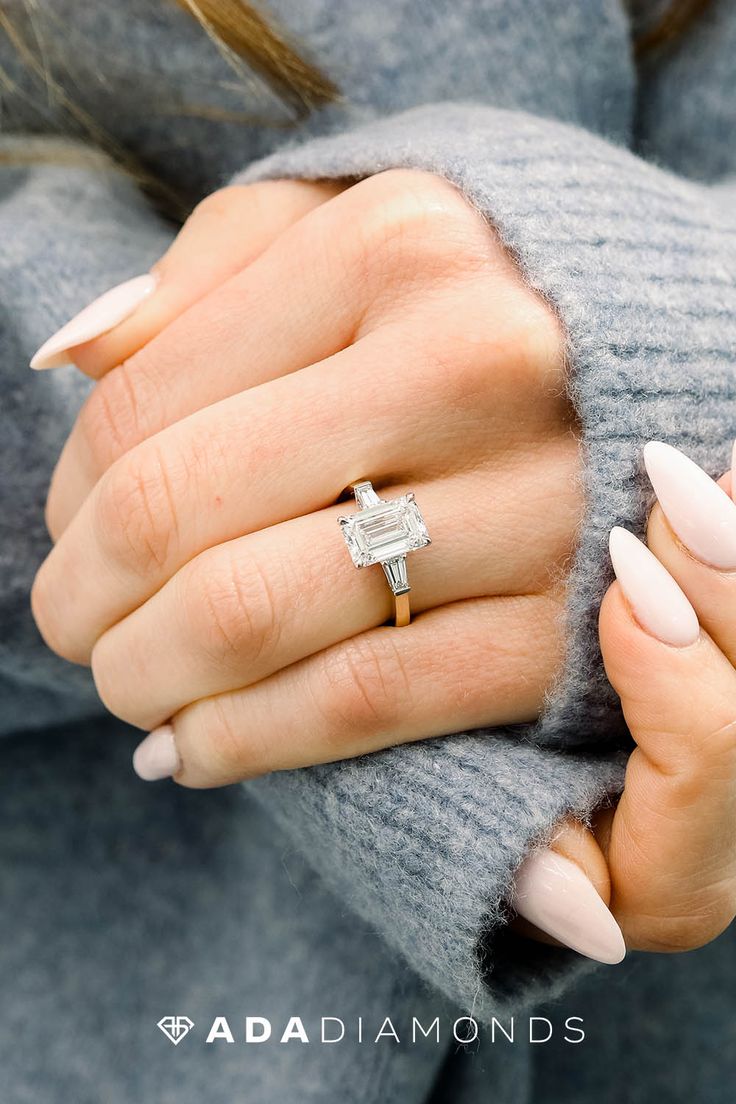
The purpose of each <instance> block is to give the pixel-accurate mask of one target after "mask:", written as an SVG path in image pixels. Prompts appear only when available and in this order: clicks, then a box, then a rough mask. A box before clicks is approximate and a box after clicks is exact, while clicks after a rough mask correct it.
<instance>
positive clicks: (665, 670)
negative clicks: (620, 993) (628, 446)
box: [516, 444, 736, 962]
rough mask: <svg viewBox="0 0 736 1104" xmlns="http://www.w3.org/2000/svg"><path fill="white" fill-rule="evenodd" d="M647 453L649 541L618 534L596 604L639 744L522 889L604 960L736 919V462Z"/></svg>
mask: <svg viewBox="0 0 736 1104" xmlns="http://www.w3.org/2000/svg"><path fill="white" fill-rule="evenodd" d="M645 458H646V461H647V468H648V471H649V473H650V478H651V479H652V483H653V485H654V488H655V491H656V492H657V494H658V496H659V498H660V502H659V503H658V504H657V505H656V506H655V508H654V510H653V512H652V514H651V516H650V518H649V526H648V530H647V543H648V546H649V550H647V548H646V547H645V546H644V545H642V544H640V543H639V542H638V541H637V540H636V539H635V538H634V537H633V536H632V535H631V534H629V533H625V532H623V531H622V530H618V531H614V534H613V539H612V555H613V560H614V566H615V568H616V572H617V575H618V581H617V582H615V583H614V584H613V585H612V586H611V588H610V590H609V591H608V593H607V595H606V598H605V600H604V602H603V606H602V609H601V615H600V639H601V647H602V650H603V656H604V659H605V663H606V671H607V673H608V677H609V678H610V680H611V683H612V684H613V686H614V689H615V690H616V691H617V693H618V694H619V696H620V698H621V704H622V707H623V711H624V715H625V717H626V721H627V724H628V726H629V730H630V732H631V735H632V736H633V738H634V740H635V742H636V745H637V747H636V750H635V751H634V752H633V753H632V755H631V758H630V759H629V763H628V768H627V772H626V784H625V788H624V792H623V795H622V797H621V800H620V801H619V802H618V804H617V806H616V807H615V808H608V809H604V810H602V811H601V812H600V813H599V814H598V816H597V817H596V818H595V820H594V823H593V825H592V831H589V830H587V829H586V828H585V827H584V826H583V825H581V824H577V823H575V822H574V821H567V822H566V823H565V824H563V825H562V826H561V827H560V829H559V831H558V832H557V833H556V836H555V838H554V840H553V842H552V844H551V850H550V851H547V852H542V853H539V854H537V855H533V856H532V857H531V858H530V859H528V860H527V861H526V863H525V864H524V867H522V870H521V872H520V876H519V878H518V880H517V887H516V906H517V909H518V910H519V912H520V913H522V914H523V915H524V916H525V917H526V918H527V919H528V920H532V921H535V922H536V924H537V925H541V927H542V928H544V930H545V931H546V932H547V933H548V934H552V935H554V936H557V937H558V939H559V940H560V941H562V942H564V943H566V944H568V945H570V946H573V947H575V949H577V950H580V951H582V952H583V953H585V954H589V955H590V956H591V957H595V958H601V959H602V960H603V961H608V962H615V961H617V960H618V958H620V956H621V954H622V953H623V950H624V947H623V939H625V941H626V944H627V946H628V947H629V948H630V949H636V950H644V951H660V952H667V951H687V950H691V949H693V948H695V947H700V946H702V945H703V944H704V943H708V942H710V941H711V940H712V939H715V938H716V936H718V935H720V934H721V933H722V932H723V931H724V930H725V929H726V928H727V927H728V926H729V925H730V924H731V922H732V920H733V918H734V915H736V670H734V665H735V664H736V573H735V571H736V505H734V503H733V502H732V501H731V499H730V497H729V492H730V491H731V488H732V482H731V473H728V474H727V475H726V476H725V477H724V478H723V479H722V480H721V488H722V489H721V488H719V487H718V486H717V485H716V484H715V483H714V482H713V481H712V480H711V479H710V478H709V477H708V476H707V475H706V474H705V472H703V471H702V470H701V469H700V468H697V467H696V465H695V464H693V463H692V461H690V460H688V459H687V458H686V457H684V456H683V455H682V454H681V453H678V452H677V451H676V450H675V449H672V448H670V447H669V446H665V445H661V444H655V445H649V446H647V448H646V449H645ZM724 492H726V493H724ZM665 511H666V513H665ZM714 564H715V565H716V566H713V565H714ZM698 620H699V624H698ZM586 875H587V880H586ZM594 886H595V889H594V888H593V887H594ZM606 903H607V904H608V905H609V906H610V910H611V911H610V912H608V910H607V909H606V907H605V904H606ZM611 914H612V915H611ZM613 917H615V920H614V919H613ZM522 930H523V931H524V932H525V933H526V934H536V935H537V936H539V935H540V932H539V930H538V929H537V931H536V932H535V931H534V929H533V928H530V927H528V926H523V928H522ZM621 933H623V938H622V934H621Z"/></svg>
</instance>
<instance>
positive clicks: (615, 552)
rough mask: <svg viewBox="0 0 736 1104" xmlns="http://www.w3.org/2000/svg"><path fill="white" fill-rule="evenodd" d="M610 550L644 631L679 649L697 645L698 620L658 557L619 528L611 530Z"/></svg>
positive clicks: (612, 560)
mask: <svg viewBox="0 0 736 1104" xmlns="http://www.w3.org/2000/svg"><path fill="white" fill-rule="evenodd" d="M608 546H609V549H610V553H611V563H612V564H613V570H614V571H615V573H616V578H617V579H618V581H619V583H620V584H621V589H622V590H623V592H624V594H625V596H626V599H627V601H628V603H629V605H630V606H631V608H632V610H633V611H634V616H635V617H636V620H637V621H638V622H639V624H640V625H641V627H642V628H643V629H644V630H645V631H646V632H648V633H650V634H651V635H652V636H654V637H656V638H657V640H661V641H662V643H663V644H671V645H673V647H675V648H685V647H687V646H688V645H689V644H694V643H695V641H696V640H697V639H698V637H699V636H700V625H699V623H698V616H697V614H696V612H695V610H694V609H693V607H692V606H691V605H690V603H689V601H688V600H687V598H686V596H685V594H683V592H682V590H681V589H680V587H679V586H678V584H677V583H676V582H675V580H674V579H673V578H672V576H671V575H670V573H669V571H667V569H666V568H665V567H664V566H663V565H662V564H661V563H660V562H659V560H658V559H657V557H656V556H655V555H654V554H653V553H652V552H650V551H649V549H648V548H647V546H646V545H645V544H642V542H641V541H640V540H638V539H637V538H636V537H635V536H634V534H633V533H630V532H629V531H628V529H622V528H621V526H619V525H617V526H616V527H615V528H613V529H612V530H611V535H610V538H609V542H608Z"/></svg>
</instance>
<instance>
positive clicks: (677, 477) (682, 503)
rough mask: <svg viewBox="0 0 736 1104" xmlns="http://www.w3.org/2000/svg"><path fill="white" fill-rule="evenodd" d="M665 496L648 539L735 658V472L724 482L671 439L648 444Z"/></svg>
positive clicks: (651, 468) (650, 466) (657, 485)
mask: <svg viewBox="0 0 736 1104" xmlns="http://www.w3.org/2000/svg"><path fill="white" fill-rule="evenodd" d="M644 456H645V461H646V464H647V470H648V472H649V477H650V479H651V481H652V485H653V487H654V489H655V492H657V494H658V495H659V497H660V502H658V503H657V504H656V505H655V507H654V509H653V510H652V513H651V515H650V518H649V526H648V529H647V544H648V545H649V548H650V549H651V551H652V552H653V553H654V555H655V556H656V557H657V559H658V560H660V562H661V563H663V564H664V566H665V567H666V568H667V570H668V571H669V573H670V574H671V575H672V576H673V577H674V578H675V579H676V580H677V582H678V583H679V584H680V586H681V587H682V589H683V590H684V591H685V593H686V594H687V596H688V598H689V599H690V602H691V603H692V605H693V606H694V608H695V611H696V613H697V615H698V619H699V621H700V624H701V625H702V626H703V628H704V629H705V630H706V632H707V633H708V634H709V636H711V637H712V639H713V640H714V641H715V642H716V644H717V645H718V647H719V648H720V649H721V651H722V652H724V654H725V655H726V656H727V657H728V659H729V660H730V662H731V663H732V664H734V663H736V505H734V503H733V501H732V500H731V497H730V490H731V475H730V473H728V474H727V475H726V476H724V477H723V478H722V479H721V480H720V481H719V483H720V485H719V483H716V482H714V481H713V480H712V479H711V478H710V476H709V475H707V474H706V472H704V471H703V470H702V469H701V468H699V467H698V466H697V465H696V464H694V463H693V461H692V460H690V459H688V457H686V456H684V455H683V453H681V452H679V451H678V450H677V449H674V448H671V447H670V446H669V445H664V444H660V443H659V442H652V443H651V444H648V445H647V446H646V448H645V449H644Z"/></svg>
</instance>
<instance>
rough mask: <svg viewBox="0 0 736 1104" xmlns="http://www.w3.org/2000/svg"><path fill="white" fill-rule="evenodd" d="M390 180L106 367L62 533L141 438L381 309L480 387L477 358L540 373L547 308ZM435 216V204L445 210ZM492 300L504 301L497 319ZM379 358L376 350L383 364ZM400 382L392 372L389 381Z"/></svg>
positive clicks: (70, 471) (322, 216)
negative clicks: (431, 221)
mask: <svg viewBox="0 0 736 1104" xmlns="http://www.w3.org/2000/svg"><path fill="white" fill-rule="evenodd" d="M392 188H393V189H394V190H393V191H390V192H389V190H388V188H387V185H386V182H385V181H381V180H380V179H379V178H372V179H371V180H369V181H365V182H363V183H362V184H360V185H357V186H355V187H353V188H351V189H349V190H348V191H347V192H345V193H343V194H341V195H340V196H338V197H337V198H335V199H333V200H332V201H330V202H329V203H326V204H324V205H322V206H321V207H319V208H318V209H316V210H314V211H313V212H312V213H311V214H310V215H308V216H307V217H305V218H303V219H301V220H300V221H299V222H298V223H296V224H295V225H294V226H293V227H292V228H291V229H290V230H289V231H287V232H286V233H284V234H282V235H281V236H280V237H278V238H277V239H276V240H275V241H274V243H273V245H272V246H271V248H269V249H268V250H267V251H266V252H265V253H264V254H263V255H262V256H261V257H259V258H258V259H257V260H256V261H255V262H254V263H253V264H251V265H249V266H248V267H247V268H245V269H244V270H243V271H242V272H241V273H239V274H238V275H237V276H235V277H233V278H232V279H231V280H229V281H227V282H226V283H225V284H224V285H223V286H222V287H221V288H219V289H218V290H217V291H216V292H214V293H212V294H210V295H209V296H207V297H206V298H205V299H203V300H202V301H201V302H199V303H197V304H196V305H195V306H194V307H192V308H191V309H190V310H189V311H187V312H186V314H184V315H183V316H182V317H181V318H179V319H177V321H176V322H174V323H173V324H172V325H171V326H169V327H168V328H167V329H166V330H165V331H164V332H162V333H161V334H160V335H159V336H158V337H157V338H155V339H154V340H152V341H151V342H150V343H149V344H148V345H146V346H145V347H144V348H143V349H141V351H140V352H139V353H138V354H137V355H136V356H134V357H132V358H131V359H130V360H128V361H126V362H123V363H122V364H120V365H119V366H118V367H117V368H115V369H114V370H113V371H111V372H109V373H108V374H107V376H106V377H105V379H104V380H102V381H101V382H100V384H99V385H98V387H96V388H95V390H94V391H93V393H92V395H91V396H90V397H89V399H88V401H87V403H86V404H85V407H84V408H83V410H82V412H81V414H80V417H79V419H78V421H77V424H76V425H75V427H74V429H73V431H72V434H71V435H70V437H69V440H68V442H67V445H66V447H65V449H64V452H63V454H62V456H61V458H60V461H59V464H58V466H57V470H56V472H55V473H54V477H53V480H52V485H51V491H50V494H49V501H48V506H47V521H48V525H49V529H50V532H51V533H52V535H53V536H54V537H58V535H59V534H60V533H61V532H62V531H63V529H64V527H65V526H66V525H67V524H68V522H69V520H70V519H71V517H73V516H74V513H75V512H76V510H77V509H78V508H79V505H80V503H81V502H82V501H83V499H84V498H85V497H86V495H87V494H88V493H89V491H90V489H91V487H92V486H93V484H94V483H95V482H96V481H97V479H98V478H99V477H100V475H101V474H102V473H103V472H104V471H105V470H106V469H107V468H108V467H109V466H110V465H111V464H112V463H113V462H114V461H115V460H116V459H118V458H119V457H120V456H121V455H122V454H123V453H125V452H127V451H128V450H129V449H130V448H132V447H134V446H135V445H136V444H139V443H140V442H141V441H142V440H144V439H145V438H147V437H150V436H152V435H153V434H155V433H157V432H159V431H160V430H161V429H163V428H165V427H166V426H168V425H170V424H172V423H173V422H175V421H177V420H178V419H180V418H183V417H185V416H187V415H188V414H190V413H192V412H194V411H196V410H198V409H200V408H202V407H203V406H206V405H208V404H210V403H213V402H217V401H219V400H221V399H223V398H225V397H227V396H229V395H233V394H236V393H237V392H239V391H242V390H243V389H244V388H246V387H253V386H257V385H258V384H260V383H263V382H266V381H268V380H273V379H275V378H277V377H280V376H284V375H286V374H288V373H291V372H295V371H297V370H299V369H301V368H304V367H305V366H307V365H309V364H312V363H316V362H317V361H320V360H324V359H326V358H327V357H329V356H331V355H333V354H334V353H336V352H338V351H339V350H341V349H344V348H346V347H347V346H349V345H350V344H351V343H352V342H353V341H354V340H356V338H359V337H360V336H361V335H364V334H365V333H369V332H371V331H372V330H373V329H374V328H375V327H376V326H377V325H378V324H379V321H380V323H381V324H382V325H384V324H385V321H386V317H387V316H389V315H391V313H392V312H393V316H395V319H396V321H397V322H400V326H396V327H395V332H394V335H393V338H392V340H393V341H394V342H395V343H396V349H397V350H401V352H402V353H404V354H405V355H406V354H407V353H409V354H411V353H412V352H413V353H414V355H420V354H421V355H422V356H424V357H425V358H426V362H427V364H428V365H429V364H437V365H438V368H437V369H436V370H437V373H438V375H439V374H440V373H441V376H442V377H446V376H447V375H448V365H451V366H452V369H451V370H452V371H455V372H456V373H457V377H458V379H461V378H463V377H465V378H467V373H468V372H470V373H472V372H475V373H476V375H477V376H478V378H477V379H476V380H475V382H474V386H475V387H476V388H477V387H478V386H479V383H480V378H479V377H480V372H481V371H482V372H483V374H484V376H485V378H486V379H487V377H488V374H489V372H493V373H494V375H495V377H496V385H497V388H498V391H499V396H498V401H499V402H501V401H502V399H503V398H505V396H506V393H507V392H510V393H512V394H516V395H518V394H519V393H521V392H522V391H523V388H522V387H521V383H522V381H523V380H524V379H525V378H528V376H529V374H530V372H533V373H537V372H539V374H540V380H541V379H542V377H543V375H544V373H543V372H542V371H541V369H540V365H544V364H547V363H548V362H549V363H550V364H551V363H552V361H554V362H555V364H557V361H558V359H559V357H558V356H557V353H558V351H559V335H558V332H557V328H556V323H555V322H554V320H553V319H551V316H550V315H549V312H548V311H547V309H546V308H544V307H543V306H542V305H541V304H540V303H539V302H537V300H536V299H535V298H534V297H533V296H532V294H531V293H530V292H528V290H526V289H525V288H524V287H523V286H522V285H521V284H520V282H519V281H518V280H517V279H516V277H514V279H513V280H510V279H509V275H508V273H507V272H506V270H505V269H503V270H499V269H498V268H492V267H491V266H489V265H488V264H486V265H485V266H481V265H480V264H479V262H478V258H477V256H475V255H473V257H472V261H471V259H469V255H470V254H471V253H472V252H473V250H474V251H475V253H476V254H477V252H478V250H479V249H480V245H479V244H478V243H477V241H474V243H473V245H472V246H471V245H466V244H464V243H463V242H462V241H459V240H458V233H457V232H456V231H455V230H453V232H452V234H450V232H449V231H448V230H446V231H445V232H444V234H443V232H442V229H441V227H434V229H435V230H436V233H435V234H434V235H432V236H429V235H428V234H427V213H426V211H425V209H424V206H423V205H422V203H420V202H418V201H416V200H415V199H413V197H412V192H411V190H407V191H406V192H402V193H401V194H399V195H396V194H395V184H394V185H392ZM444 188H445V189H446V191H443V193H442V195H443V200H442V202H443V203H444V204H445V206H446V208H447V211H446V212H445V215H444V216H443V217H445V219H446V220H447V221H448V222H449V221H450V220H451V219H452V218H455V213H456V211H457V210H458V208H459V209H460V210H461V211H462V217H463V218H464V219H468V218H471V220H472V228H473V232H474V234H475V235H476V236H477V238H479V239H481V240H482V242H483V250H484V253H485V254H488V252H489V244H488V243H489V230H488V228H487V227H486V226H485V225H484V224H482V223H480V220H477V221H476V219H477V217H476V216H475V215H474V214H473V213H472V212H470V211H469V208H467V204H466V203H465V200H464V199H463V198H462V197H461V196H459V195H458V194H457V193H456V192H455V191H454V189H452V188H451V187H450V186H449V185H445V186H444ZM436 206H437V207H438V208H439V207H441V204H439V203H438V204H436ZM387 207H388V208H390V212H389V213H386V210H385V208H387ZM366 212H368V213H369V214H370V215H371V217H370V218H368V216H367V214H366ZM376 212H377V213H376ZM371 213H372V214H371ZM433 217H434V218H435V219H436V218H437V217H439V216H438V215H437V212H436V211H435V212H434V213H433ZM453 225H454V224H453ZM429 285H431V288H430V287H429ZM438 289H439V290H438ZM420 290H421V294H420ZM285 295H288V309H284V298H283V297H284V296H285ZM439 295H443V296H444V297H443V298H442V300H441V301H440V299H439V298H438V296H439ZM410 300H411V302H410ZM494 301H496V302H499V304H502V308H503V309H502V310H499V311H498V312H497V317H495V318H491V316H490V315H489V303H493V302H494ZM417 315H419V318H418V320H417V321H416V322H415V324H412V322H411V320H412V318H416V316H417ZM448 320H455V321H454V324H448ZM458 320H461V321H458ZM420 346H421V348H420ZM396 359H397V358H396V351H394V353H393V355H392V356H391V360H393V361H395V360H396ZM465 361H467V363H468V368H467V370H464V368H463V365H464V362H465ZM182 365H186V368H187V370H186V372H183V371H182ZM380 365H381V361H380V360H378V359H377V360H376V365H375V366H374V370H375V368H376V366H379V367H380ZM448 382H451V381H448ZM537 382H538V383H539V381H537ZM393 384H394V381H393V380H389V379H387V380H386V386H393ZM558 384H559V380H557V381H556V383H555V387H554V389H552V388H550V389H546V388H545V387H544V386H539V387H538V392H539V402H538V403H537V404H535V407H534V410H533V411H532V414H533V416H537V415H538V414H540V415H541V414H542V413H546V412H547V411H548V410H549V408H550V406H554V413H555V415H556V416H558V414H559V408H560V406H561V400H560V398H559V391H560V389H559V386H558ZM547 390H549V392H550V394H549V395H548V394H547ZM448 398H449V396H448ZM553 399H554V401H553ZM450 401H451V400H450ZM527 408H528V404H527ZM527 416H528V413H527Z"/></svg>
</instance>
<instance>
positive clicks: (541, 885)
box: [512, 849, 626, 966]
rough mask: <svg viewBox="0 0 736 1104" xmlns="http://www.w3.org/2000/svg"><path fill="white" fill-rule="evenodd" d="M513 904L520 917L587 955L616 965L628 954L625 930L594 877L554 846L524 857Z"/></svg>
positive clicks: (517, 876) (517, 877)
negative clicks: (610, 908)
mask: <svg viewBox="0 0 736 1104" xmlns="http://www.w3.org/2000/svg"><path fill="white" fill-rule="evenodd" d="M512 905H513V907H514V908H515V909H516V911H517V912H518V914H519V916H523V917H524V919H525V920H528V921H529V922H530V923H531V924H535V925H536V927H538V928H541V929H542V931H544V932H546V933H547V935H551V936H552V937H553V938H554V939H557V940H559V942H560V943H564V944H565V946H567V947H570V948H571V949H572V950H573V951H577V952H578V954H582V955H585V957H586V958H592V959H594V960H595V961H596V962H605V963H606V964H608V965H611V966H613V965H615V964H616V963H618V962H621V961H622V960H623V959H624V958H625V956H626V943H625V942H624V937H623V935H622V933H621V929H620V927H619V926H618V924H617V923H616V921H615V920H614V918H613V915H612V913H611V912H610V911H609V909H608V908H606V905H605V904H604V902H603V900H602V899H601V897H600V896H599V895H598V893H597V891H596V888H595V886H594V885H593V883H592V882H591V880H590V878H588V877H587V876H586V875H585V874H584V873H583V871H582V870H581V868H580V867H579V866H578V865H577V864H576V863H574V862H571V861H570V859H565V858H563V857H562V855H558V854H557V853H556V852H555V851H551V850H549V849H547V850H544V851H537V852H535V853H534V854H532V855H530V856H529V857H528V858H527V859H525V861H524V862H523V863H522V865H521V867H520V868H519V871H518V873H517V875H516V883H515V886H514V893H513V897H512Z"/></svg>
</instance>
